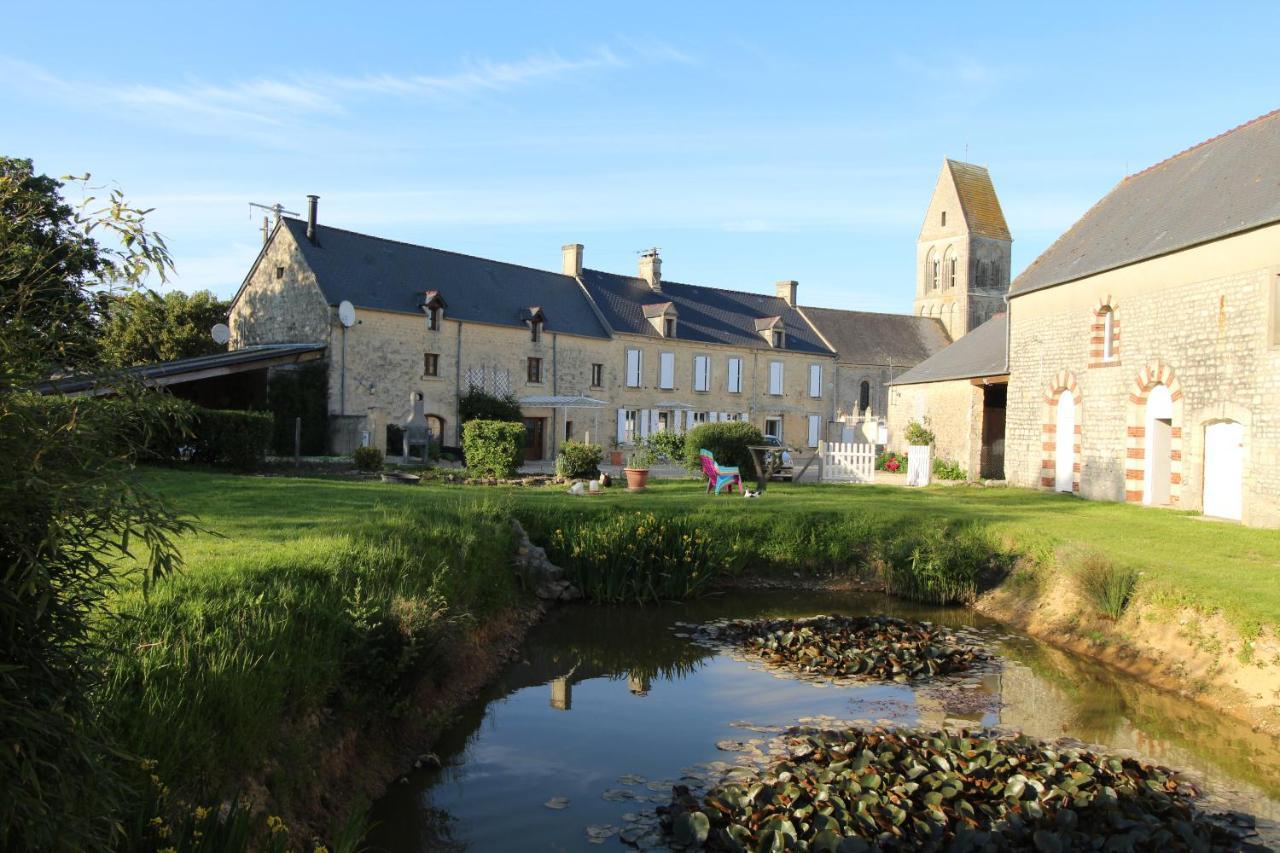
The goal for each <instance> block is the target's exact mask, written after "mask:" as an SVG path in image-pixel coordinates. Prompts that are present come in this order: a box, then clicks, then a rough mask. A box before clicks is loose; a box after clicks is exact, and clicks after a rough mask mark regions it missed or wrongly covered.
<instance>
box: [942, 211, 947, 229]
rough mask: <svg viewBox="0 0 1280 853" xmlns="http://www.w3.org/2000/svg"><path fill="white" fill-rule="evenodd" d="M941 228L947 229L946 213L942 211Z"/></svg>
mask: <svg viewBox="0 0 1280 853" xmlns="http://www.w3.org/2000/svg"><path fill="white" fill-rule="evenodd" d="M942 227H943V228H946V227H947V212H946V211H945V210H944V211H942Z"/></svg>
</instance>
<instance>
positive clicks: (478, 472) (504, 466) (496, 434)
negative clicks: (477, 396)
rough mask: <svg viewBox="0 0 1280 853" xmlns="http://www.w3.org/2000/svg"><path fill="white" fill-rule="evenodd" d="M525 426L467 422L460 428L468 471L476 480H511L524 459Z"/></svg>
mask: <svg viewBox="0 0 1280 853" xmlns="http://www.w3.org/2000/svg"><path fill="white" fill-rule="evenodd" d="M524 439H525V429H524V424H521V423H513V422H511V421H480V420H476V421H468V422H467V423H465V424H463V425H462V453H463V455H464V456H466V459H467V470H468V471H470V472H471V473H472V474H474V475H475V476H479V477H511V476H513V475H514V474H515V473H516V471H518V470H519V469H520V463H521V462H522V461H523V460H524Z"/></svg>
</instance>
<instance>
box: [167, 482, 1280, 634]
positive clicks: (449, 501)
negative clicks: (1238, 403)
mask: <svg viewBox="0 0 1280 853" xmlns="http://www.w3.org/2000/svg"><path fill="white" fill-rule="evenodd" d="M144 476H145V478H146V480H147V482H148V483H149V484H150V485H151V486H152V487H153V488H154V489H156V490H157V491H159V492H160V493H162V494H163V495H164V496H165V497H167V498H168V499H169V500H170V501H171V502H172V503H173V505H174V506H175V507H177V508H179V509H181V510H182V511H184V512H188V513H191V514H192V515H195V516H197V517H198V518H199V519H200V522H201V523H202V524H203V525H204V526H205V527H206V528H207V529H208V530H210V531H214V532H216V533H218V534H220V535H221V537H214V536H209V535H204V536H195V537H193V538H192V539H191V541H190V542H189V543H187V544H186V545H185V547H184V549H183V550H184V554H185V556H186V559H187V564H188V568H189V570H191V571H205V570H210V569H213V570H216V567H217V566H219V565H220V564H225V563H226V561H228V560H230V561H233V562H234V561H238V560H239V559H241V558H243V557H246V556H249V555H253V554H255V553H258V552H260V551H261V549H263V548H264V547H268V546H272V545H276V544H281V543H285V542H290V541H293V540H295V539H298V538H300V537H306V536H308V535H311V534H325V533H326V532H330V531H333V530H335V529H340V528H342V527H344V526H346V525H349V524H351V523H352V522H353V521H358V520H360V519H363V518H367V517H368V516H369V515H370V514H371V513H372V512H373V510H374V508H375V507H377V506H383V507H388V506H390V507H396V506H414V507H417V506H423V505H425V506H441V507H449V506H457V505H458V504H459V503H467V502H471V501H476V500H485V501H499V502H501V503H503V504H507V505H508V506H509V507H510V509H511V510H513V511H514V512H515V513H516V514H517V515H518V516H519V517H521V518H522V519H523V520H524V521H525V523H526V526H527V527H529V528H530V531H531V534H533V536H534V539H535V541H537V540H538V539H539V534H540V533H542V534H545V532H546V531H547V530H549V529H551V527H552V526H553V525H554V524H556V523H558V521H559V520H562V519H568V518H572V517H575V516H580V515H606V514H616V513H617V512H618V511H620V510H623V511H632V510H635V511H645V512H654V513H656V514H659V515H663V516H679V517H682V518H686V519H690V520H692V521H694V522H695V523H697V524H698V525H700V526H702V527H704V528H706V529H707V530H708V531H711V532H712V533H713V534H714V535H724V536H738V537H742V538H744V541H746V543H747V544H748V545H749V546H750V547H751V548H752V549H753V550H755V551H757V552H758V563H759V567H760V568H761V569H768V568H773V569H782V570H793V569H796V568H817V567H820V568H839V567H841V566H847V565H848V564H849V563H850V562H852V561H856V559H857V553H856V549H855V548H854V547H853V546H854V543H855V542H856V541H857V540H859V538H860V537H865V536H866V535H868V531H871V532H872V533H873V534H874V535H892V532H891V531H893V530H895V529H898V528H908V527H911V526H914V525H919V524H921V523H922V522H923V523H927V522H930V521H944V520H947V521H955V522H975V523H977V524H980V525H982V526H983V527H985V528H987V529H988V530H990V531H992V532H993V533H995V534H997V535H998V536H1001V537H1003V538H1004V539H1005V540H1006V541H1009V542H1011V543H1014V544H1015V546H1016V548H1017V549H1018V550H1020V551H1022V552H1024V553H1031V554H1033V555H1036V554H1039V555H1044V554H1048V553H1051V552H1052V550H1053V549H1054V548H1055V547H1057V546H1059V545H1063V544H1067V543H1074V544H1083V545H1088V546H1092V547H1094V548H1097V549H1099V550H1101V551H1103V552H1105V553H1106V554H1107V555H1108V556H1109V557H1110V558H1111V559H1112V560H1113V561H1115V562H1116V563H1117V564H1121V565H1129V566H1132V567H1134V568H1136V569H1138V570H1140V571H1142V572H1143V573H1144V575H1143V580H1142V588H1143V591H1144V597H1146V598H1148V600H1156V601H1163V602H1167V603H1170V604H1187V605H1191V606H1195V607H1198V608H1201V609H1202V610H1205V611H1218V612H1220V613H1221V614H1222V615H1223V616H1224V617H1226V618H1227V619H1228V620H1229V621H1231V622H1232V623H1234V624H1236V625H1238V626H1240V627H1241V628H1243V629H1245V630H1250V631H1251V630H1253V629H1255V628H1256V627H1257V626H1260V625H1270V626H1274V625H1276V624H1277V623H1280V585H1278V584H1277V583H1276V573H1277V571H1280V531H1275V530H1261V529H1256V528H1247V527H1241V526H1238V525H1232V524H1227V523H1222V522H1216V521H1207V520H1205V519H1203V518H1202V517H1200V516H1198V515H1194V514H1190V513H1181V512H1174V511H1169V510H1159V509H1149V508H1144V507H1135V506H1128V505H1124V504H1115V503H1103V502H1097V501H1083V500H1080V499H1078V498H1074V497H1071V496H1069V495H1059V494H1051V493H1047V492H1036V491H1028V490H1022V489H982V488H967V487H933V488H928V489H922V490H908V489H902V488H896V487H890V486H841V485H791V484H774V485H771V486H770V487H769V490H768V491H767V492H766V493H765V496H764V497H763V498H761V499H759V500H753V501H747V500H740V499H738V498H736V497H727V496H722V497H719V498H710V497H707V496H705V495H704V493H703V489H702V486H701V485H699V484H698V483H695V482H693V481H659V482H656V483H654V484H653V485H652V486H651V488H650V489H649V491H647V492H646V493H644V494H642V495H635V494H629V493H627V492H626V491H625V490H623V489H620V488H614V489H610V490H608V491H607V492H605V493H604V494H603V495H602V496H600V497H571V496H569V495H567V494H565V492H564V491H563V489H560V488H556V487H548V488H497V487H493V488H487V487H464V486H452V485H437V484H431V483H425V484H423V485H421V486H418V487H415V488H409V487H405V486H398V485H385V484H382V483H377V482H351V481H343V480H337V479H321V478H290V477H238V476H232V475H225V474H209V473H194V472H175V471H148V472H146V474H145V475H144ZM851 527H852V528H854V531H853V532H850V528H851ZM845 542H847V543H849V548H850V549H851V550H853V551H854V553H852V554H851V553H848V552H842V543H845ZM747 569H748V570H751V569H752V566H751V565H750V563H748V565H747Z"/></svg>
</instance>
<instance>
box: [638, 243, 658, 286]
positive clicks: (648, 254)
mask: <svg viewBox="0 0 1280 853" xmlns="http://www.w3.org/2000/svg"><path fill="white" fill-rule="evenodd" d="M640 277H641V278H642V279H644V280H645V281H646V282H648V283H649V289H650V290H653V291H657V292H658V293H661V292H662V258H660V257H658V247H657V246H655V247H653V248H652V249H645V250H644V251H643V252H641V253H640Z"/></svg>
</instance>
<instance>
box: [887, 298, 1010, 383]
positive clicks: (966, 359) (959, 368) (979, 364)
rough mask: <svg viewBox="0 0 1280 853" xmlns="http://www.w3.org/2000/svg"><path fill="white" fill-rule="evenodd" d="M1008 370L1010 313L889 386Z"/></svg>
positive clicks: (956, 343)
mask: <svg viewBox="0 0 1280 853" xmlns="http://www.w3.org/2000/svg"><path fill="white" fill-rule="evenodd" d="M1008 372H1009V315H1008V314H1004V313H1001V314H997V315H995V316H994V317H992V318H991V319H990V320H988V321H987V322H985V323H983V324H982V325H981V326H979V327H978V328H976V329H974V330H973V331H972V332H970V333H969V334H967V335H965V336H964V337H962V338H961V339H960V340H958V341H956V342H955V343H954V344H952V345H951V346H949V347H947V348H946V349H944V350H941V351H940V352H937V353H935V354H934V355H932V356H930V357H929V358H926V359H925V360H924V361H922V362H920V363H919V364H917V365H916V366H915V367H913V368H911V369H910V370H908V371H907V372H906V373H904V374H902V375H901V376H897V377H895V378H894V379H891V380H890V381H889V383H888V384H889V385H918V384H920V383H922V382H945V381H946V380H948V379H974V378H976V377H979V376H999V375H1001V374H1004V373H1008Z"/></svg>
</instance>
